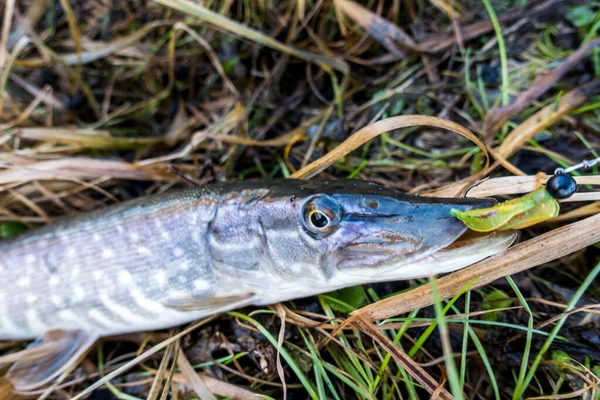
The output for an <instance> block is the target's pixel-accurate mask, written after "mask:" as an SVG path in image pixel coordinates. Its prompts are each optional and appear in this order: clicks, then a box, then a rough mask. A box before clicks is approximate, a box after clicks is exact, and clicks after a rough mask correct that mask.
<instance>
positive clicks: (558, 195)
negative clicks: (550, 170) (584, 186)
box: [546, 174, 577, 199]
mask: <svg viewBox="0 0 600 400" xmlns="http://www.w3.org/2000/svg"><path fill="white" fill-rule="evenodd" d="M546 190H547V191H548V193H550V196H552V197H554V198H555V199H566V198H567V197H571V196H572V195H573V193H575V192H576V191H577V183H576V182H575V179H573V177H572V176H571V175H569V174H558V175H554V176H553V177H552V178H550V179H548V182H546Z"/></svg>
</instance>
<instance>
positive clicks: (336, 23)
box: [0, 0, 600, 399]
mask: <svg viewBox="0 0 600 400" xmlns="http://www.w3.org/2000/svg"><path fill="white" fill-rule="evenodd" d="M0 8H1V9H2V10H3V14H2V15H3V16H2V27H1V29H0V144H1V146H2V147H1V149H0V191H1V196H0V236H1V237H8V236H11V235H14V234H16V233H18V232H21V231H22V230H24V229H29V228H31V227H34V226H39V225H42V224H47V223H51V222H52V221H53V220H55V219H56V218H60V217H62V216H66V215H74V214H78V213H82V212H85V211H89V210H92V209H98V208H101V207H104V206H106V205H109V204H113V203H116V202H120V201H124V200H127V199H130V198H135V197H139V196H143V195H147V194H151V193H157V192H162V191H165V190H169V189H171V188H174V187H185V186H192V185H203V184H209V183H213V182H219V181H224V180H245V179H254V178H290V177H292V178H303V179H309V178H312V177H314V176H317V175H318V176H319V177H321V178H331V179H339V178H359V179H365V180H372V181H377V182H380V183H383V184H385V185H388V186H391V187H394V188H397V189H400V190H403V191H406V192H411V193H419V194H421V195H429V196H432V195H435V196H460V195H462V194H463V193H464V191H465V189H466V188H468V187H469V186H470V185H472V184H473V183H476V182H481V181H482V180H483V179H485V178H490V179H488V180H485V181H483V182H481V183H480V184H479V185H478V186H476V187H474V188H473V189H472V190H470V191H469V196H495V197H497V198H499V199H502V198H507V197H509V196H511V195H516V194H521V193H526V192H528V191H531V190H533V189H535V187H536V186H537V185H539V184H543V183H544V182H545V181H546V180H547V178H548V177H549V175H551V174H552V173H553V171H554V170H555V169H556V168H557V167H566V166H569V165H573V164H577V163H579V162H580V161H581V160H584V159H592V158H597V157H598V156H599V154H598V152H599V151H600V51H599V50H598V48H599V45H600V39H598V37H597V36H598V29H599V28H600V7H599V6H598V4H596V3H589V2H585V1H558V0H540V1H537V0H535V1H524V2H523V1H521V2H511V1H495V0H494V1H491V0H482V1H458V2H452V1H445V0H430V1H425V2H415V1H406V2H400V1H397V0H389V1H379V0H375V1H369V2H358V1H352V0H329V1H323V0H314V1H313V0H288V1H277V2H270V1H205V2H192V1H190V0H154V1H152V0H149V1H142V0H132V1H126V2H110V1H103V0H92V1H83V0H81V1H80V0H75V1H70V2H69V1H68V0H60V1H55V0H23V1H18V2H17V1H15V0H4V1H3V2H0ZM598 169H599V168H598V167H594V168H592V169H589V170H585V171H579V172H578V173H576V174H575V175H577V176H576V180H577V182H578V184H579V185H580V191H579V193H577V194H576V195H575V196H573V198H571V199H569V200H570V201H568V202H563V203H562V205H561V208H562V212H561V215H560V216H559V217H557V218H556V219H554V220H552V221H549V222H547V223H543V224H540V225H537V226H534V227H530V228H527V229H525V230H523V231H522V234H521V238H520V243H519V244H517V245H515V246H514V247H512V248H511V249H509V250H508V251H507V252H505V253H503V254H500V255H498V256H495V257H491V258H490V259H487V260H484V261H482V262H480V263H478V264H476V265H474V266H471V267H468V268H466V269H464V270H462V271H458V272H455V273H452V274H448V275H446V276H444V277H440V278H438V279H435V280H433V279H432V280H426V279H424V280H412V281H407V282H393V283H386V284H374V285H369V286H365V287H353V288H348V289H344V290H340V291H337V292H334V293H330V294H325V295H321V296H318V297H316V298H309V299H301V300H298V301H294V302H289V303H286V304H280V305H274V306H272V307H268V308H261V309H257V308H253V309H243V310H239V311H235V312H230V313H227V314H226V315H220V316H215V317H212V318H209V319H207V320H205V321H200V322H199V323H197V324H195V325H192V326H190V327H181V328H178V329H172V330H170V331H169V332H154V333H145V334H135V335H124V336H121V337H115V338H108V339H106V340H102V341H101V342H99V344H98V345H97V346H96V348H95V349H94V350H93V351H92V352H91V353H89V354H88V355H87V356H86V358H85V360H83V361H82V362H81V363H80V364H79V366H78V367H77V368H76V369H75V371H74V372H72V373H71V374H69V375H65V376H63V377H62V379H60V380H59V381H57V382H56V383H55V384H54V385H53V386H52V387H50V388H49V389H44V390H42V391H39V392H36V393H34V394H35V395H36V396H38V397H39V398H52V399H78V398H94V399H100V398H117V399H160V398H165V397H164V396H167V395H169V396H173V397H172V398H185V399H192V398H198V397H200V398H202V399H208V398H211V397H212V396H217V397H218V398H232V399H256V398H263V397H264V396H268V397H270V398H275V399H278V398H282V397H284V395H285V396H287V397H288V398H303V399H304V398H331V399H345V398H360V399H374V398H377V399H380V398H381V399H396V398H420V397H426V396H433V397H440V398H474V399H478V398H479V399H488V398H493V399H507V398H513V399H519V398H536V399H541V398H544V399H546V398H548V399H550V398H571V397H582V398H586V399H594V398H600V387H599V386H600V356H599V355H600V318H599V314H600V286H599V284H598V280H597V279H596V277H597V276H598V273H599V272H600V257H599V256H598V254H599V253H598V246H599V245H598V243H599V242H600V229H599V227H600V215H599V211H600V196H599V193H598V192H597V185H599V184H600V173H599V171H598ZM594 186H596V192H594ZM24 346H25V343H2V344H0V347H1V351H2V354H3V355H2V356H0V361H1V362H3V363H4V365H7V364H8V363H9V362H11V361H14V359H15V357H19V354H22V353H19V354H17V352H18V351H20V350H22V349H23V348H24ZM9 391H10V389H9V388H8V387H6V383H5V382H4V383H3V384H2V385H0V397H1V398H9V394H8V393H9Z"/></svg>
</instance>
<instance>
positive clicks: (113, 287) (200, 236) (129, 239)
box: [0, 193, 217, 338]
mask: <svg viewBox="0 0 600 400" xmlns="http://www.w3.org/2000/svg"><path fill="white" fill-rule="evenodd" d="M200 202H201V203H202V204H199V201H198V197H197V196H191V197H190V199H189V201H185V199H182V198H181V197H177V198H173V200H172V201H169V199H168V197H165V198H164V199H163V201H162V202H161V203H160V205H157V206H154V205H152V206H151V208H150V209H151V210H152V211H151V212H144V211H143V208H144V207H146V206H144V205H143V203H133V204H130V205H127V206H124V207H120V208H119V207H117V208H115V209H114V210H113V211H112V212H111V213H109V214H103V216H102V218H99V219H98V218H93V216H90V217H87V218H85V219H82V220H78V221H73V222H71V221H69V222H67V223H63V224H61V223H58V224H54V225H53V226H52V229H42V230H40V231H39V232H37V233H36V234H34V235H32V236H30V237H26V238H22V239H20V240H18V241H14V242H8V243H3V244H0V253H1V254H2V260H1V266H2V269H3V276H4V279H3V282H5V283H6V284H2V285H1V286H0V298H1V302H0V338H3V337H14V336H17V337H18V336H33V335H35V334H36V333H39V332H43V331H47V330H51V329H54V328H61V329H64V328H69V327H70V328H73V329H80V328H87V329H89V328H92V329H93V330H97V331H110V330H114V329H115V327H119V326H121V327H123V328H124V329H125V327H127V326H128V325H134V324H137V325H140V324H141V325H144V324H148V323H151V322H153V321H156V320H157V319H159V318H164V317H165V310H164V309H163V307H162V306H161V304H160V301H162V300H164V299H165V298H167V297H169V296H171V295H174V294H182V295H196V296H197V295H202V294H205V295H207V296H209V295H210V294H211V293H210V290H211V288H214V285H213V284H212V283H213V282H212V281H211V279H212V276H213V274H212V271H211V270H210V265H209V264H208V263H206V259H205V257H204V254H205V252H206V249H205V230H206V222H205V221H207V220H210V218H211V216H212V215H213V213H214V209H215V208H216V204H217V199H216V197H215V196H214V195H211V194H210V193H208V194H207V195H206V196H204V197H203V198H202V200H201V201H200ZM146 208H147V207H146ZM168 314H169V313H168V312H167V315H166V316H169V315H168Z"/></svg>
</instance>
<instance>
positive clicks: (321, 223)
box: [310, 210, 329, 229]
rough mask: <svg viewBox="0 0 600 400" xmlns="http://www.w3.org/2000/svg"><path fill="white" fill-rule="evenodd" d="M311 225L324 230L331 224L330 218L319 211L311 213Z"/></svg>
mask: <svg viewBox="0 0 600 400" xmlns="http://www.w3.org/2000/svg"><path fill="white" fill-rule="evenodd" d="M310 223H311V224H313V226H315V227H316V228H318V229H323V228H325V227H326V226H327V225H328V224H329V218H327V215H325V214H323V213H322V212H321V211H319V210H314V211H311V213H310Z"/></svg>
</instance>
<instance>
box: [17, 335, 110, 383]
mask: <svg viewBox="0 0 600 400" xmlns="http://www.w3.org/2000/svg"><path fill="white" fill-rule="evenodd" d="M97 339H98V335H96V334H93V333H90V332H85V331H81V330H74V331H51V332H48V333H46V334H45V335H44V336H42V337H40V338H38V339H37V340H35V341H34V342H32V343H30V344H29V346H27V348H26V349H25V350H23V359H21V360H18V361H16V362H15V363H14V364H13V365H12V367H11V368H10V369H9V370H8V373H7V374H6V378H7V379H8V381H9V382H10V383H11V384H12V386H13V387H14V388H15V390H17V391H28V390H33V389H36V388H39V387H40V386H42V385H45V384H47V383H48V382H50V381H52V380H53V379H55V378H57V377H58V376H59V375H61V374H62V373H63V372H65V371H67V370H69V369H71V368H73V367H74V366H75V363H76V362H77V361H79V359H80V358H81V357H82V356H83V355H84V354H85V353H87V351H88V350H89V349H90V348H91V347H92V346H93V345H94V343H95V342H96V340H97ZM38 350H39V351H38Z"/></svg>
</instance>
